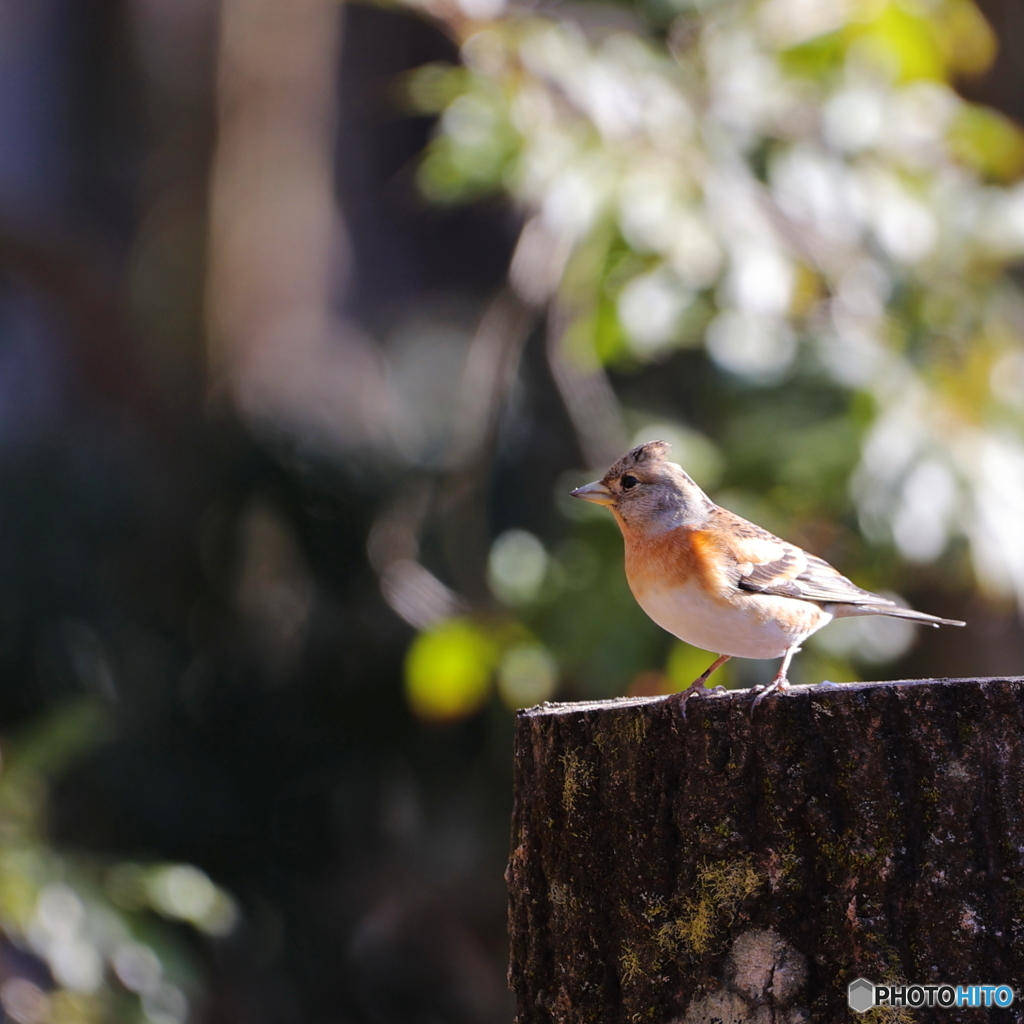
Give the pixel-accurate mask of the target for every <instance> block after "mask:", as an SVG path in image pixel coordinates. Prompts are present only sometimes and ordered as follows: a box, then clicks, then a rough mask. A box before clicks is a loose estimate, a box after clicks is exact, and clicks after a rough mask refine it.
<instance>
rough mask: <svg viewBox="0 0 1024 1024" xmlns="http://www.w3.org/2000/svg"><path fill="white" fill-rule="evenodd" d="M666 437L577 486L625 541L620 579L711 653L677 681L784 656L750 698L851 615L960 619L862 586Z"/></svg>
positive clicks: (773, 687) (697, 686) (696, 686)
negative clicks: (793, 540)
mask: <svg viewBox="0 0 1024 1024" xmlns="http://www.w3.org/2000/svg"><path fill="white" fill-rule="evenodd" d="M669 448H670V445H669V444H668V443H667V442H665V441H649V442H648V443H647V444H642V445H640V446H639V447H637V448H634V449H632V450H631V451H629V452H627V453H626V454H625V455H623V457H622V458H621V459H619V461H618V462H616V463H615V464H614V465H613V466H612V467H611V469H609V470H608V472H607V473H605V475H604V476H603V477H602V478H601V479H600V480H595V481H594V482H593V483H591V484H586V485H585V486H584V487H577V488H576V490H574V491H573V492H572V494H573V497H575V498H582V499H583V500H584V501H592V502H594V503H595V504H597V505H607V506H608V508H609V509H610V510H611V513H612V515H613V516H615V521H616V522H617V523H618V524H619V529H620V530H621V531H622V536H623V538H624V540H625V547H626V579H627V580H628V581H629V588H630V590H632V591H633V596H634V597H635V598H636V599H637V601H638V602H639V604H640V607H641V608H643V610H644V611H645V612H647V614H648V615H649V616H650V617H651V618H652V619H654V621H655V622H656V623H657V624H658V625H659V626H661V627H662V628H663V629H666V630H668V632H670V633H671V634H672V635H673V636H677V637H679V639H680V640H685V641H686V643H688V644H693V646H695V647H703V648H704V649H705V650H708V651H715V652H717V653H718V657H717V658H716V659H715V661H714V662H713V663H712V664H711V665H710V666H709V667H708V669H707V671H706V672H704V673H703V674H702V675H701V676H699V677H698V678H697V679H695V680H694V681H693V683H692V684H691V685H690V686H689V687H688V688H687V689H686V690H685V691H684V692H683V694H682V695H681V696H682V705H681V707H682V711H683V716H684V717H685V716H686V702H687V701H688V700H689V699H690V697H692V696H693V695H694V694H695V693H697V692H698V691H701V690H704V688H705V684H706V683H707V680H708V678H709V677H710V675H711V673H712V672H714V671H715V670H716V669H717V668H719V667H721V666H722V665H724V664H725V663H726V662H727V661H728V660H729V659H730V658H779V657H781V658H782V664H781V665H780V666H779V670H778V672H776V674H775V678H774V679H773V680H772V681H771V683H769V685H768V686H767V687H765V688H764V689H763V690H761V692H760V693H759V694H758V696H757V697H755V698H754V702H753V705H752V709H753V707H756V706H757V705H758V704H759V703H760V702H761V701H763V700H764V699H765V697H767V696H768V694H770V693H774V692H776V691H778V690H786V689H788V688H789V681H788V680H787V678H786V673H787V672H788V670H789V663H790V662H791V661H792V659H793V655H794V654H796V653H797V652H798V651H799V650H800V645H801V644H802V643H803V642H804V640H806V639H807V638H808V637H809V636H810V635H811V634H812V633H815V632H817V631H818V630H819V629H821V628H822V627H823V626H827V625H828V624H829V623H830V622H831V621H832V620H833V619H837V618H842V617H844V616H847V615H892V616H895V617H896V618H900V619H911V620H913V621H915V622H924V623H927V624H928V625H930V626H936V627H937V626H939V625H940V624H941V625H944V626H963V625H965V623H963V622H958V621H956V620H955V619H940V618H939V617H938V616H936V615H927V614H925V613H924V612H916V611H913V610H912V609H910V608H903V607H901V606H900V605H898V604H896V603H895V602H894V601H890V600H889V599H888V598H886V597H882V596H881V595H880V594H872V593H871V592H870V591H868V590H862V589H861V588H860V587H858V586H857V585H856V584H855V583H852V582H851V581H850V580H848V579H847V578H846V577H845V576H843V575H842V574H840V573H839V572H838V571H837V570H835V569H833V568H832V566H831V565H829V564H828V562H826V561H825V560H824V559H822V558H818V557H817V556H816V555H812V554H809V553H808V552H806V551H804V550H802V549H801V548H798V547H797V546H796V545H795V544H790V543H788V542H787V541H784V540H781V539H780V538H778V537H776V536H774V535H773V534H771V533H769V532H768V531H767V530H763V529H762V528H761V527H760V526H756V525H755V524H754V523H749V522H747V520H746V519H742V518H741V517H740V516H738V515H736V514H735V513H733V512H729V511H728V510H727V509H724V508H719V506H718V505H716V504H715V503H714V502H713V501H712V500H711V499H710V498H709V497H708V496H707V495H706V494H705V493H704V492H703V491H702V490H701V489H700V488H699V487H698V486H697V485H696V484H695V483H694V482H693V480H691V479H690V477H689V476H688V475H687V474H686V473H685V472H684V471H683V470H682V468H680V467H679V466H678V465H676V464H675V463H674V462H669V461H668V451H669Z"/></svg>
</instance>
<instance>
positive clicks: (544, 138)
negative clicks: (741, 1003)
mask: <svg viewBox="0 0 1024 1024" xmlns="http://www.w3.org/2000/svg"><path fill="white" fill-rule="evenodd" d="M410 4H411V6H413V7H414V8H417V9H420V10H422V11H424V12H426V13H428V14H429V15H430V16H431V17H433V18H435V19H437V20H438V21H439V22H440V23H442V24H443V25H444V26H445V28H446V29H447V31H449V32H450V33H451V34H452V36H453V37H454V38H455V39H456V40H457V41H458V43H459V46H460V57H461V63H460V64H458V65H455V64H450V65H445V64H443V63H438V62H434V63H431V64H428V65H425V66H423V67H421V68H419V69H418V70H416V71H414V72H412V73H410V74H409V75H408V76H407V77H406V79H405V81H404V95H405V97H406V103H407V104H408V106H409V108H410V109H412V110H414V111H418V112H421V113H432V114H436V115H438V118H439V120H438V123H437V130H436V132H435V135H434V137H433V140H432V141H431V143H430V145H429V147H428V149H427V152H426V154H425V156H424V158H423V160H422V163H421V164H420V167H419V184H420V187H421V189H422V191H423V193H424V194H425V195H426V196H427V197H428V198H430V199H431V200H433V201H435V202H440V203H458V202H465V201H468V200H472V199H475V198H478V197H479V196H481V195H482V194H484V193H487V192H492V193H495V194H500V195H507V196H509V197H511V198H512V199H513V200H514V201H515V203H516V205H517V206H518V208H519V209H520V210H521V211H522V212H523V216H524V222H525V226H524V228H523V231H522V234H521V235H520V239H519V244H518V248H517V250H516V254H515V256H514V258H513V261H512V271H511V279H512V283H513V285H514V286H515V287H516V288H517V289H518V291H519V293H520V295H521V296H522V297H523V299H524V300H525V301H527V302H530V303H534V304H539V305H547V306H549V307H552V308H555V309H558V310H561V311H562V315H563V316H564V317H565V318H566V321H567V326H566V327H565V329H564V332H562V333H561V335H560V336H559V337H558V338H557V339H556V341H555V342H554V343H555V344H556V345H557V346H558V347H559V348H560V349H561V351H562V353H563V354H564V358H565V359H567V360H569V362H570V363H572V364H574V365H575V366H576V367H578V368H579V369H580V371H581V372H588V371H587V368H593V367H594V366H595V365H603V366H604V367H605V368H606V372H607V373H609V374H610V376H611V378H612V380H613V382H614V384H615V386H616V389H617V391H618V393H619V396H620V399H621V400H622V401H623V404H624V409H623V416H624V419H625V422H626V423H627V424H632V428H633V429H634V430H637V431H639V433H637V436H636V438H635V439H634V440H636V439H641V438H645V437H648V436H656V435H657V434H658V433H660V434H661V435H662V436H666V435H671V436H668V439H669V440H674V441H676V457H677V459H678V460H679V461H680V462H681V463H682V464H683V466H684V467H686V468H689V469H690V470H691V471H692V472H693V473H694V475H695V477H696V478H697V479H698V480H701V482H703V483H704V485H705V486H706V487H708V488H709V489H710V490H711V492H712V494H713V496H714V497H715V498H716V500H718V501H719V502H720V503H722V504H724V505H726V506H727V507H730V508H732V509H734V510H735V511H737V512H740V513H741V514H743V515H747V516H749V517H750V518H753V519H755V520H757V521H758V522H761V523H762V524H763V525H765V526H767V527H769V528H770V529H773V530H776V531H777V532H779V533H782V534H784V535H786V536H788V537H790V538H792V539H794V540H796V541H798V542H802V543H804V544H805V545H807V546H808V547H810V548H812V549H814V550H816V551H818V552H819V553H821V554H823V555H824V556H825V557H828V558H830V559H832V560H834V561H836V562H837V563H838V564H840V565H841V566H842V567H843V568H844V570H845V571H846V572H848V573H849V574H850V575H852V576H853V578H854V579H855V580H857V581H858V582H860V583H861V584H863V585H865V586H868V587H871V588H875V589H885V588H890V589H892V588H895V587H899V586H907V585H908V584H909V585H914V581H918V585H920V581H923V580H926V579H927V580H930V581H932V583H931V585H933V586H934V585H935V584H936V583H938V581H940V580H943V581H945V584H946V586H947V587H949V588H951V589H952V590H956V589H957V588H960V589H963V588H966V587H968V586H969V585H970V581H971V580H972V578H973V580H974V581H976V583H977V584H978V585H980V587H981V589H982V591H983V592H984V593H986V594H987V595H988V596H989V597H990V599H993V600H997V601H998V600H1007V599H1011V600H1014V601H1016V602H1017V604H1018V605H1019V606H1024V544H1022V542H1021V539H1020V538H1021V532H1020V528H1019V525H1020V523H1021V522H1022V521H1024V374H1022V371H1021V368H1022V367H1024V343H1022V335H1024V292H1022V290H1021V287H1020V284H1019V283H1018V280H1017V277H1016V275H1015V266H1016V264H1017V262H1018V261H1019V260H1020V259H1021V257H1022V256H1024V184H1017V179H1018V178H1019V177H1020V175H1021V174H1022V172H1024V131H1022V130H1021V128H1020V127H1019V126H1018V125H1017V124H1016V123H1015V122H1013V121H1012V120H1010V119H1009V118H1007V117H1006V116H1004V115H1003V114H1001V113H999V112H997V111H995V110H992V109H990V108H987V107H984V106H980V105H977V104H973V103H970V102H967V101H966V100H964V99H962V98H961V97H960V96H959V95H958V94H957V93H956V92H955V90H954V88H953V83H954V82H955V80H956V78H957V77H958V76H964V75H968V76H970V75H975V76H976V75H978V74H981V73H983V72H984V71H985V70H986V69H987V68H989V67H990V65H991V64H992V61H993V60H994V58H995V54H996V49H997V41H996V38H995V35H994V33H993V31H992V29H991V28H990V26H989V25H988V23H987V22H986V21H985V19H984V17H983V16H982V15H981V13H980V12H979V10H978V9H977V7H976V6H975V5H974V3H972V2H971V0H895V2H885V0H849V2H844V0H816V2H804V0H707V2H701V3H696V2H692V3H691V2H690V0H674V3H673V2H660V3H655V2H653V0H651V2H647V3H637V4H633V5H627V4H623V5H620V6H611V5H608V6H599V5H596V4H587V3H577V4H564V5H560V6H559V7H558V9H557V10H551V11H544V12H534V11H532V10H529V9H527V8H519V7H510V8H509V9H508V10H504V9H503V8H502V7H501V5H500V4H494V5H485V6H486V9H485V7H484V6H481V4H480V3H478V2H471V0H466V2H465V3H463V4H462V5H461V6H460V5H459V4H457V3H446V2H444V0H410ZM694 350H699V351H694ZM698 361H700V362H702V363H704V364H705V365H702V366H701V367H700V368H699V369H697V362H698ZM681 366H686V367H688V368H689V370H690V372H691V377H692V374H693V373H699V375H700V379H701V382H702V383H701V385H700V387H694V386H693V385H692V379H691V381H689V382H686V383H682V382H681V381H680V376H681V373H682V372H683V371H681V370H680V369H679V367H681ZM658 368H660V369H661V372H662V373H663V375H664V377H665V379H666V380H673V381H675V382H677V383H678V384H679V385H680V386H678V388H677V390H676V392H675V393H674V394H673V393H672V391H671V388H668V387H666V388H662V389H660V390H659V389H658V388H652V387H651V386H650V385H649V383H645V382H649V381H650V379H651V374H652V373H654V372H656V371H657V369H658ZM634 396H635V397H634ZM655 425H657V430H652V429H651V428H653V427H654V426H655ZM576 426H577V431H578V432H581V431H582V434H581V441H582V444H583V447H584V449H586V448H587V438H586V436H585V435H586V430H587V428H586V426H585V425H581V423H580V422H579V421H577V423H576ZM624 440H625V438H624ZM614 454H615V453H613V452H608V453H607V455H608V457H614ZM709 466H710V467H713V469H712V470H711V471H709V470H708V468H707V467H709ZM603 468H604V467H603V466H594V467H592V470H593V471H599V470H602V469H603ZM702 476H703V477H704V479H703V480H702ZM562 486H564V483H563V485H562ZM559 506H560V507H562V508H563V509H564V511H565V513H566V514H567V515H568V516H570V517H571V518H573V519H575V520H576V521H577V524H578V525H576V526H575V527H574V528H573V529H571V530H569V531H568V533H569V534H570V535H571V538H572V539H571V540H567V541H564V542H562V543H563V548H562V550H563V551H565V552H572V554H571V556H570V557H565V556H560V555H559V553H557V552H555V553H552V554H545V558H546V559H547V567H546V577H545V583H544V585H543V586H538V585H532V590H533V596H532V599H531V598H529V597H528V596H527V594H526V591H525V590H524V591H522V592H521V594H520V596H519V597H517V598H513V596H512V590H511V589H510V585H506V583H504V582H503V577H502V576H501V575H500V574H498V575H496V574H495V572H494V571H493V567H494V564H495V562H496V560H497V561H501V559H502V557H503V555H502V551H504V550H505V549H504V547H503V545H505V544H506V543H507V540H506V539H505V535H503V537H502V538H499V539H498V540H496V541H495V547H494V549H493V550H492V556H491V564H492V571H491V574H490V582H491V589H492V592H493V594H494V595H495V596H496V597H497V598H498V600H499V602H501V603H502V604H503V605H504V606H505V607H506V608H507V609H508V612H507V613H508V614H509V615H511V616H515V617H517V618H518V619H520V620H521V621H523V622H525V623H527V624H528V625H529V626H530V628H532V629H533V630H535V632H536V633H537V635H538V636H540V637H542V638H543V639H544V641H545V643H546V644H548V650H549V652H550V656H551V657H552V658H553V660H554V661H555V662H556V663H557V664H558V665H559V667H560V672H561V679H562V692H563V693H565V694H575V695H582V694H584V693H596V694H612V693H615V692H621V691H622V690H623V688H624V687H625V686H627V685H629V680H630V679H631V678H632V679H633V680H634V682H633V686H634V688H635V689H636V690H637V692H639V691H641V690H643V691H645V692H646V691H647V690H650V688H651V687H652V686H655V682H654V681H653V680H655V679H660V680H661V682H660V683H658V684H657V685H658V686H660V687H661V688H662V689H664V688H667V687H671V688H673V689H675V688H679V687H681V686H684V685H686V684H687V683H688V682H689V679H688V678H687V676H689V677H690V678H691V679H692V677H693V676H695V675H696V674H698V671H699V668H698V666H699V663H700V660H701V658H702V657H703V655H697V654H695V653H692V652H689V651H686V650H685V649H684V648H681V647H679V646H671V647H670V646H668V645H667V641H666V639H665V638H664V637H663V636H659V635H658V633H657V631H653V630H652V628H651V627H650V626H649V624H647V623H646V622H645V621H644V620H643V618H642V616H640V615H638V614H637V613H636V611H635V609H634V608H633V606H632V604H631V603H630V599H629V597H628V594H627V593H626V592H625V589H624V587H623V584H622V581H621V576H620V572H619V570H618V569H617V563H618V560H619V548H618V545H617V544H616V543H615V541H614V539H613V537H612V536H609V534H611V533H612V532H613V531H612V527H611V525H610V522H608V521H604V522H602V521H601V520H599V519H591V518H589V517H588V516H587V515H586V514H585V513H583V512H580V511H579V510H572V509H570V508H568V507H566V506H565V505H564V503H563V502H559ZM562 532H563V533H564V532H565V530H564V529H563V531H562ZM524 536H526V535H524ZM530 544H531V545H533V547H530V545H527V544H526V543H525V541H524V542H522V544H521V551H520V550H519V549H517V552H516V559H517V564H519V565H520V566H521V567H522V569H521V571H522V572H523V573H525V574H526V575H530V574H531V573H535V572H538V571H539V569H537V568H533V569H531V568H528V566H535V567H536V566H539V565H540V562H539V561H538V558H539V555H536V554H535V553H531V552H538V551H539V552H543V551H544V549H543V546H542V545H541V542H540V541H539V540H538V539H536V538H531V540H530ZM907 563H910V566H908V565H907ZM510 564H511V563H510ZM582 566H586V569H585V570H583V569H581V567H582ZM915 566H916V567H917V568H914V567H915ZM926 567H932V568H931V569H928V568H926ZM512 572H513V570H512V569H509V570H508V573H509V574H510V576H511V573H512ZM581 572H585V575H586V577H587V581H586V583H585V584H583V585H582V586H578V585H577V584H576V583H575V577H577V576H578V575H579V574H581ZM531 578H532V577H531ZM528 589H530V588H528ZM858 628H860V627H858ZM888 629H889V627H888V625H886V624H884V623H873V624H870V625H867V626H864V627H863V628H862V632H864V631H866V635H867V634H870V635H871V636H874V635H876V634H877V635H878V636H882V635H883V634H886V635H887V631H888ZM839 633H842V631H839ZM896 634H898V640H897V639H896V638H895V637H896ZM896 634H893V636H890V637H889V639H888V642H885V643H881V642H880V645H879V648H878V649H879V650H883V649H884V651H885V657H884V658H883V657H879V656H878V652H877V650H876V651H874V653H872V650H873V648H872V647H871V644H870V643H869V642H868V641H867V640H866V639H865V636H862V635H860V634H858V635H857V636H854V635H853V634H850V635H849V636H848V637H847V642H845V643H843V642H841V639H840V638H839V636H838V634H837V633H833V634H832V636H833V637H834V639H833V640H831V641H829V640H828V639H826V638H825V637H824V636H823V637H822V639H821V644H822V645H824V646H822V647H821V649H820V651H819V653H818V654H817V655H816V656H813V657H810V656H809V657H807V658H805V659H804V660H803V662H802V664H801V662H800V661H799V659H798V662H797V667H796V672H795V674H796V675H797V676H799V677H800V678H802V679H804V678H806V679H809V680H810V679H815V678H818V677H820V673H821V671H823V670H824V671H826V672H828V673H830V674H831V675H832V676H833V677H835V678H842V679H852V678H856V677H857V675H858V673H859V672H862V671H864V670H865V669H866V668H869V667H870V668H872V670H874V668H873V667H874V665H875V664H876V663H878V662H884V661H892V660H893V659H894V658H898V657H899V656H901V655H903V654H904V653H905V652H906V651H907V650H908V649H909V647H910V645H911V644H912V643H913V639H914V635H913V632H912V631H909V630H906V629H900V628H899V627H897V629H896ZM843 635H845V634H843ZM812 643H814V642H812ZM666 659H667V660H666ZM659 664H660V665H661V666H662V667H663V673H662V674H661V675H655V676H651V675H650V672H651V670H653V669H657V668H658V666H659ZM758 672H759V669H758V667H756V666H754V667H751V666H746V667H743V666H740V667H739V668H738V671H736V672H735V673H734V676H733V679H734V681H747V682H750V681H754V680H756V679H758V678H759V676H758Z"/></svg>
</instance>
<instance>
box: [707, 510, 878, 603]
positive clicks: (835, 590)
mask: <svg viewBox="0 0 1024 1024" xmlns="http://www.w3.org/2000/svg"><path fill="white" fill-rule="evenodd" d="M716 516H719V517H722V518H721V520H720V523H719V524H718V525H720V526H721V531H720V532H719V536H725V537H728V538H729V541H728V549H729V554H730V555H731V556H732V558H733V559H735V566H734V571H733V574H732V575H733V579H734V581H735V585H736V586H737V587H739V588H740V589H741V590H750V591H754V592H756V593H760V594H774V595H777V596H779V597H793V598H797V599H798V600H803V601H821V602H829V603H836V604H864V605H875V606H886V605H892V606H893V607H896V604H895V602H894V601H890V600H889V599H888V598H885V597H882V596H880V595H879V594H872V593H871V591H870V590H864V589H863V588H861V587H858V586H857V584H856V583H854V582H852V581H851V580H848V579H847V578H846V577H845V576H843V575H842V574H841V573H840V572H838V571H837V570H835V569H833V568H832V566H831V565H829V564H828V562H826V561H825V559H823V558H818V557H817V555H811V554H808V552H806V551H804V550H803V549H802V548H798V547H797V546H796V545H795V544H790V543H789V542H788V541H784V540H782V539H781V538H779V537H776V536H775V535H774V534H771V533H769V532H768V531H767V530H764V529H762V528H761V527H760V526H757V525H755V524H754V523H750V522H748V521H747V520H746V519H742V518H740V517H739V516H737V515H735V514H734V513H732V512H728V511H726V510H725V509H718V510H716Z"/></svg>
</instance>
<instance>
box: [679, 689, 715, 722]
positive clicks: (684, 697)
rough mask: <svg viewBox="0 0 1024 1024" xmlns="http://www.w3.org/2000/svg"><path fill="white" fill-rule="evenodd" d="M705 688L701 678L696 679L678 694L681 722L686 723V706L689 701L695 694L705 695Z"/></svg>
mask: <svg viewBox="0 0 1024 1024" xmlns="http://www.w3.org/2000/svg"><path fill="white" fill-rule="evenodd" d="M707 692H708V690H707V687H706V686H705V685H704V680H703V678H701V679H696V680H694V681H693V682H692V683H690V685H689V686H688V687H687V688H686V689H685V690H683V692H682V693H681V694H679V714H680V715H682V718H683V721H684V722H685V721H686V704H687V702H688V701H689V699H690V698H691V697H692V696H693V695H694V694H695V693H707Z"/></svg>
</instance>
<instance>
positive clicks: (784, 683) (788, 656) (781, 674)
mask: <svg viewBox="0 0 1024 1024" xmlns="http://www.w3.org/2000/svg"><path fill="white" fill-rule="evenodd" d="M799 652H800V648H799V647H790V649H789V650H788V651H786V653H785V656H784V657H783V659H782V664H781V665H780V666H779V671H778V672H776V673H775V678H774V679H773V680H772V681H771V682H770V683H769V684H768V685H767V686H766V687H765V688H764V689H763V690H762V691H761V692H760V693H759V694H758V695H757V696H756V697H755V698H754V703H753V704H751V705H750V713H751V714H753V713H754V708H756V707H757V705H758V704H760V703H761V701H763V700H764V699H765V697H767V696H768V694H769V693H776V692H778V691H779V690H788V689H789V680H788V679H787V678H786V673H787V672H788V671H789V663H790V662H791V661H792V660H793V655H794V654H798V653H799Z"/></svg>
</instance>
